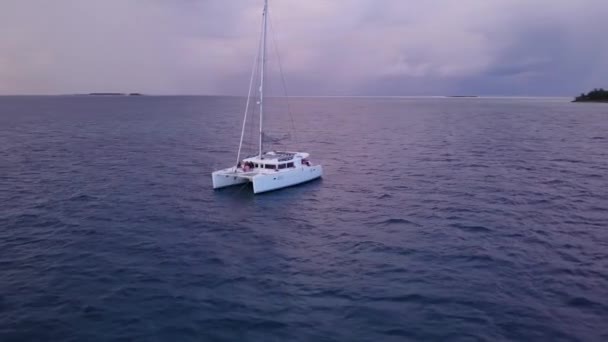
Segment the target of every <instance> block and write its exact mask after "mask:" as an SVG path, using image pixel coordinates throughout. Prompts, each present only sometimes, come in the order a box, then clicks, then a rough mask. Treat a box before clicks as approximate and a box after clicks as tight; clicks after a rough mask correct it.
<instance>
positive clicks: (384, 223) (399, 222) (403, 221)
mask: <svg viewBox="0 0 608 342" xmlns="http://www.w3.org/2000/svg"><path fill="white" fill-rule="evenodd" d="M404 224H408V225H418V224H416V223H415V222H412V221H409V220H406V219H400V218H390V219H387V220H384V221H380V222H376V223H375V225H379V226H390V225H404Z"/></svg>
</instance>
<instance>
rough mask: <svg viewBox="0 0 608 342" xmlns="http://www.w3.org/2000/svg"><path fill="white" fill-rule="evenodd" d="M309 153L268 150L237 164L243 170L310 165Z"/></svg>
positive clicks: (278, 169) (279, 168) (280, 168)
mask: <svg viewBox="0 0 608 342" xmlns="http://www.w3.org/2000/svg"><path fill="white" fill-rule="evenodd" d="M308 156H309V154H308V153H304V152H278V151H271V152H266V153H264V154H263V155H262V157H261V158H260V156H259V155H257V156H254V157H249V158H245V159H243V161H241V162H240V163H239V165H237V168H238V169H242V170H243V171H245V172H247V171H252V170H262V169H264V170H269V171H270V170H275V171H280V170H283V169H291V168H296V167H298V166H301V165H310V163H309V162H308V160H307V159H306V158H308Z"/></svg>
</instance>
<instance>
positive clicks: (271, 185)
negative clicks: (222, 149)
mask: <svg viewBox="0 0 608 342" xmlns="http://www.w3.org/2000/svg"><path fill="white" fill-rule="evenodd" d="M322 175H323V167H322V166H321V165H313V166H301V167H297V168H294V169H293V170H289V171H280V172H272V173H258V174H252V173H249V174H248V173H241V172H234V169H226V170H222V171H216V172H214V173H213V174H212V179H213V188H214V189H221V188H225V187H229V186H233V185H239V184H245V183H248V182H251V183H253V193H254V194H259V193H262V192H268V191H273V190H279V189H282V188H286V187H289V186H294V185H298V184H301V183H305V182H309V181H311V180H314V179H317V178H320V177H321V176H322Z"/></svg>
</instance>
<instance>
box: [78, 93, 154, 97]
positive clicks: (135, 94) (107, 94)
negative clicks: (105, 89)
mask: <svg viewBox="0 0 608 342" xmlns="http://www.w3.org/2000/svg"><path fill="white" fill-rule="evenodd" d="M76 95H84V96H143V95H142V94H141V93H88V94H76Z"/></svg>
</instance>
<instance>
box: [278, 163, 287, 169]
mask: <svg viewBox="0 0 608 342" xmlns="http://www.w3.org/2000/svg"><path fill="white" fill-rule="evenodd" d="M286 167H287V164H279V169H284V168H286Z"/></svg>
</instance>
